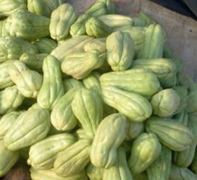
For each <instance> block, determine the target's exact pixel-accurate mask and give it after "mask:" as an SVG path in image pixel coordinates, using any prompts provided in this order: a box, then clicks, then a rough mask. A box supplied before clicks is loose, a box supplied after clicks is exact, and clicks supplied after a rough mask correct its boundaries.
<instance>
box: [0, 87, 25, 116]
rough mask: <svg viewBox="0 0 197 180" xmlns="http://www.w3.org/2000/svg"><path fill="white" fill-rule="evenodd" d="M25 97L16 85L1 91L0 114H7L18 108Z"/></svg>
mask: <svg viewBox="0 0 197 180" xmlns="http://www.w3.org/2000/svg"><path fill="white" fill-rule="evenodd" d="M24 99H25V97H24V96H23V95H22V94H21V93H20V91H19V90H18V89H17V87H16V86H11V87H8V88H6V89H4V90H3V91H0V114H6V113H8V112H12V111H14V110H16V109H17V108H18V107H19V106H20V105H21V104H22V103H23V100H24Z"/></svg>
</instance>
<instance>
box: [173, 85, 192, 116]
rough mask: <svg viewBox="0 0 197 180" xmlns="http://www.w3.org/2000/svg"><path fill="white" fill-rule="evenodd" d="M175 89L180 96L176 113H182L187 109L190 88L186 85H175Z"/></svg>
mask: <svg viewBox="0 0 197 180" xmlns="http://www.w3.org/2000/svg"><path fill="white" fill-rule="evenodd" d="M173 89H174V90H175V91H176V92H177V94H178V95H179V98H180V104H179V106H178V107H177V110H176V112H175V113H181V112H183V111H184V110H185V109H186V106H187V97H188V90H187V88H186V87H184V86H175V87H173Z"/></svg>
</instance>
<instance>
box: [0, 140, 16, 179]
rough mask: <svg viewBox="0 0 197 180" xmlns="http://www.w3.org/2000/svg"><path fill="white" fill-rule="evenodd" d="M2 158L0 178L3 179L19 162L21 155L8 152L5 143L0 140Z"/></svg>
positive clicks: (0, 155) (0, 160) (0, 161)
mask: <svg viewBox="0 0 197 180" xmlns="http://www.w3.org/2000/svg"><path fill="white" fill-rule="evenodd" d="M0 157H1V158H0V177H3V176H4V175H6V174H7V173H8V172H9V170H10V169H11V168H12V166H14V164H15V163H16V162H17V161H18V159H19V153H18V152H17V151H10V150H8V149H7V147H6V146H5V144H4V142H3V141H2V140H0Z"/></svg>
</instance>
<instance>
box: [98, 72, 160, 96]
mask: <svg viewBox="0 0 197 180" xmlns="http://www.w3.org/2000/svg"><path fill="white" fill-rule="evenodd" d="M100 82H101V85H102V86H115V87H117V88H120V89H122V90H125V91H132V92H135V93H138V94H140V95H142V96H146V97H150V96H152V95H153V94H155V93H156V92H158V91H159V88H160V83H159V80H158V79H157V77H156V76H155V75H154V74H153V73H151V72H148V71H145V70H143V69H131V70H127V71H122V72H109V73H105V74H103V75H102V76H101V77H100Z"/></svg>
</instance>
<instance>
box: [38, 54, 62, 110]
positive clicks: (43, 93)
mask: <svg viewBox="0 0 197 180" xmlns="http://www.w3.org/2000/svg"><path fill="white" fill-rule="evenodd" d="M43 73H44V78H43V84H42V87H41V89H40V91H39V93H38V97H37V101H38V104H39V105H40V106H41V107H42V108H44V109H52V108H53V107H54V105H55V104H56V102H57V101H58V99H60V98H61V97H62V96H63V95H64V86H63V83H62V75H61V69H60V62H59V61H58V60H57V59H56V58H55V57H54V56H52V55H49V56H47V57H46V58H45V59H44V62H43Z"/></svg>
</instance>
